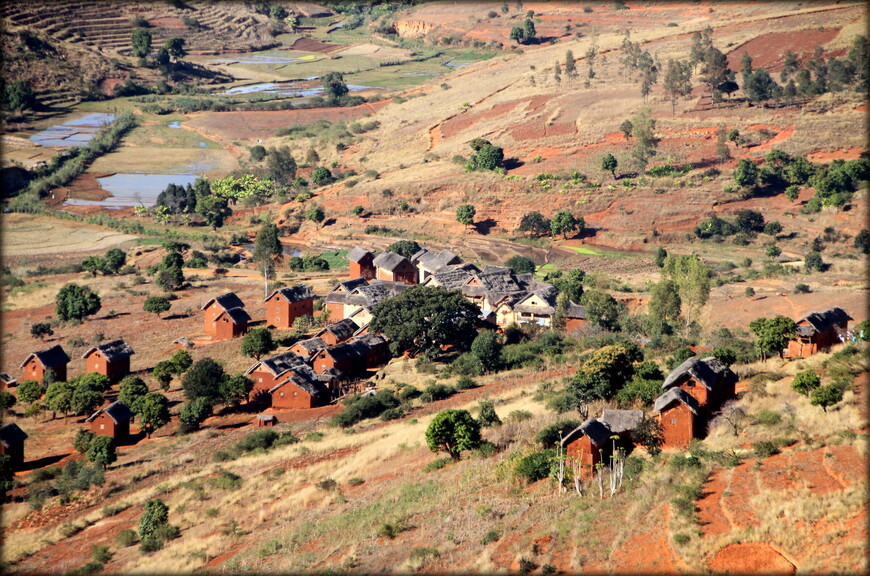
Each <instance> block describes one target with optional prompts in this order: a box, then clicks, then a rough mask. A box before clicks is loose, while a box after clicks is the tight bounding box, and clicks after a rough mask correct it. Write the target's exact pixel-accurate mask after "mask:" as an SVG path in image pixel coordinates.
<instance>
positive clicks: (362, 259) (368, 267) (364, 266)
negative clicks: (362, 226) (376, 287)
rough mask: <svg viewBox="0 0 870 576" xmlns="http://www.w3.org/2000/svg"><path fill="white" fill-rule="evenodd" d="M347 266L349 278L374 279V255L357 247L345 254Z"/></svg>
mask: <svg viewBox="0 0 870 576" xmlns="http://www.w3.org/2000/svg"><path fill="white" fill-rule="evenodd" d="M347 259H348V264H349V269H348V276H349V277H350V278H363V279H365V280H374V279H375V266H374V264H373V262H374V259H375V255H374V254H372V253H371V252H369V251H368V250H363V249H362V248H360V247H359V246H357V247H356V248H354V249H353V250H351V251H350V252H348V253H347Z"/></svg>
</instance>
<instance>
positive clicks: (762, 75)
mask: <svg viewBox="0 0 870 576" xmlns="http://www.w3.org/2000/svg"><path fill="white" fill-rule="evenodd" d="M743 90H744V92H746V95H747V96H748V97H749V99H750V100H751V101H753V102H764V101H766V100H770V99H771V98H777V97H781V96H782V88H780V87H779V84H777V83H776V82H775V81H774V80H773V78H771V77H770V74H768V73H767V70H765V69H764V68H759V69H758V70H755V71H754V72H752V73H751V74H750V75H749V78H748V79H747V80H744V84H743Z"/></svg>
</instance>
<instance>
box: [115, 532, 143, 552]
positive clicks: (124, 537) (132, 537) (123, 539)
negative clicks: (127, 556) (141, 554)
mask: <svg viewBox="0 0 870 576" xmlns="http://www.w3.org/2000/svg"><path fill="white" fill-rule="evenodd" d="M138 541H139V535H138V534H136V531H135V530H130V529H129V528H125V529H124V530H121V531H120V532H118V535H117V536H115V544H116V545H117V546H118V548H126V547H128V546H132V545H133V544H135V543H136V542H138Z"/></svg>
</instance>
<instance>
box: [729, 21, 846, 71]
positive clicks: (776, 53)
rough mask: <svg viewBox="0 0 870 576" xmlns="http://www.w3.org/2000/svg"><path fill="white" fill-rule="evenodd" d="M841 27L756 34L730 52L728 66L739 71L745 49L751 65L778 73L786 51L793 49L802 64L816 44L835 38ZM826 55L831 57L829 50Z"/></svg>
mask: <svg viewBox="0 0 870 576" xmlns="http://www.w3.org/2000/svg"><path fill="white" fill-rule="evenodd" d="M839 33H840V28H824V29H822V30H819V29H818V28H811V29H806V30H797V31H789V32H771V33H769V34H763V35H761V36H757V37H755V38H753V39H752V40H750V41H749V42H745V43H743V44H741V45H740V46H737V47H736V48H734V49H733V50H731V51H730V52H729V53H728V66H729V67H730V68H731V69H732V70H740V68H741V64H740V60H741V58H743V53H744V52H746V53H748V54H749V56H750V57H751V58H752V68H753V69H756V70H757V69H758V68H765V69H766V70H767V71H768V72H771V73H773V72H779V71H780V70H782V67H783V64H784V58H785V53H786V52H788V51H789V50H791V51H792V52H794V53H795V54H797V56H798V61H799V62H801V63H803V62H804V61H805V60H807V59H809V58H810V57H811V56H812V55H813V51H814V50H815V49H816V46H821V45H823V44H825V43H827V42H830V41H831V40H833V39H834V38H835V37H836V36H837V34H839ZM825 56H828V54H827V53H826V54H825Z"/></svg>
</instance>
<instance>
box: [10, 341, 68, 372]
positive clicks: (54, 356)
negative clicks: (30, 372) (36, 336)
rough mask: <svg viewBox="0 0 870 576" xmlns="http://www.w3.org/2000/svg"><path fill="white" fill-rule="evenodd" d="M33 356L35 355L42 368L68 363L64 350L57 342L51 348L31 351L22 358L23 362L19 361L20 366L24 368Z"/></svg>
mask: <svg viewBox="0 0 870 576" xmlns="http://www.w3.org/2000/svg"><path fill="white" fill-rule="evenodd" d="M34 356H36V359H37V360H38V361H39V363H40V364H42V366H43V368H56V367H58V366H65V365H66V364H69V356H67V354H66V352H64V350H63V348H61V347H60V345H59V344H55V345H54V346H52V347H51V348H46V349H45V350H39V351H38V352H31V353H30V354H28V355H27V358H25V359H24V362H22V363H21V366H20V367H21V368H24V367H25V366H27V363H28V362H30V359H31V358H33V357H34Z"/></svg>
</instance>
